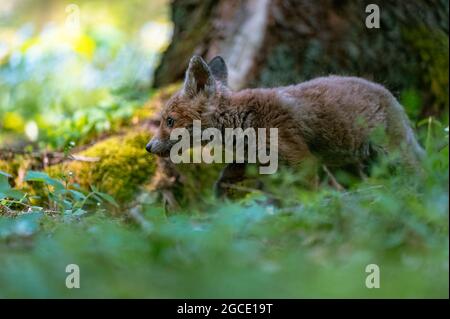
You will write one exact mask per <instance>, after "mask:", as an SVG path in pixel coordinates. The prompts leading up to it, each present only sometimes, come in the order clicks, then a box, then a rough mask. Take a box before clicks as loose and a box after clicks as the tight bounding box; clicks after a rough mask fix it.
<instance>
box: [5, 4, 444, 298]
mask: <svg viewBox="0 0 450 319" xmlns="http://www.w3.org/2000/svg"><path fill="white" fill-rule="evenodd" d="M370 3H375V4H377V5H378V7H379V9H380V28H368V27H367V25H366V19H367V17H368V16H369V15H370V13H369V12H366V8H367V5H368V4H370ZM448 18H449V3H448V1H447V0H414V1H395V0H368V1H365V0H362V1H360V0H340V1H337V0H314V1H313V0H236V1H228V0H173V1H163V0H127V1H119V0H109V1H106V0H85V1H83V0H79V1H64V0H1V1H0V298H13V297H22V298H23V297H30V298H47V297H67V298H72V297H115V298H130V297H138V298H142V297H148V298H164V297H178V298H192V297H196V298H237V297H247V298H256V297H264V298H283V297H284V298H311V297H318V298H320V297H327V298H334V297H338V298H352V297H353V298H354V297H356V298H379V297H382V298H392V297H401V298H420V297H424V298H430V297H438V298H448V275H449V265H448V260H449V259H448V257H449V247H448V244H449V240H448V234H449V230H448V225H449V224H448V212H449V198H448V194H449V165H448V161H449V157H448V155H449V154H448V138H449V135H448V110H449V98H448V90H449V84H448V71H449V64H448V63H449V41H448V40H449V37H448V28H449V27H448ZM194 54H198V55H202V56H203V57H204V58H205V59H207V60H209V59H211V58H213V57H214V56H215V55H221V56H223V57H224V59H225V61H226V62H227V64H228V68H229V84H230V86H231V87H232V88H233V89H241V88H246V87H266V86H281V85H289V84H293V83H296V82H301V81H306V80H309V79H311V78H314V77H318V76H322V75H328V74H340V75H353V76H361V77H364V78H367V79H370V80H373V81H376V82H378V83H381V84H383V85H385V86H386V87H387V88H388V89H389V90H391V91H392V92H393V94H394V95H395V96H396V97H397V98H398V99H399V100H400V102H401V103H402V104H403V106H404V107H405V110H406V112H407V113H408V115H409V118H410V120H411V125H412V127H413V128H414V130H415V132H416V133H417V136H418V140H419V142H420V144H421V145H422V146H423V147H424V149H425V150H426V152H427V156H426V159H425V160H424V162H423V170H424V172H425V174H424V175H423V176H421V177H418V176H416V175H414V174H402V173H401V172H397V171H396V170H395V169H393V168H392V166H389V165H387V164H388V163H385V162H383V161H382V162H381V163H378V164H377V165H374V166H373V167H372V169H371V170H370V174H369V175H370V176H369V177H368V178H366V179H363V180H362V179H361V178H355V176H351V175H349V174H346V172H337V173H336V174H335V177H336V179H337V180H338V181H339V182H340V183H342V184H343V186H345V189H344V190H336V188H335V187H333V186H332V183H331V181H330V178H329V177H328V176H327V175H326V174H323V172H321V182H320V187H319V188H318V189H317V190H312V189H311V188H308V187H305V180H306V181H308V179H307V176H308V175H307V173H308V172H307V171H306V170H304V169H302V168H301V167H299V168H295V169H293V168H289V167H284V166H281V165H280V169H279V171H278V172H277V174H274V175H270V176H266V177H265V179H263V178H262V176H258V175H257V173H256V172H257V171H256V169H255V170H253V171H252V168H249V171H248V172H247V173H248V174H249V175H252V174H253V177H254V179H253V184H252V181H251V180H250V179H249V181H248V182H249V183H248V184H245V183H244V184H243V185H238V187H237V189H235V190H233V192H232V194H231V198H232V200H227V201H220V200H217V198H216V197H215V196H214V194H213V191H212V189H213V185H214V182H215V180H216V179H217V177H218V175H219V172H220V169H221V168H222V166H223V165H220V164H217V165H216V164H213V165H207V164H202V163H201V164H180V165H173V164H171V163H168V161H164V160H161V159H157V158H155V157H154V156H151V155H149V154H148V153H147V152H146V151H145V149H144V148H145V145H146V143H147V142H148V140H149V139H150V138H151V136H152V134H153V132H154V129H155V127H156V126H157V125H158V111H159V110H160V109H161V107H162V106H163V105H164V103H165V102H166V101H167V99H168V98H169V97H170V96H171V95H172V94H173V93H174V92H175V91H176V90H177V89H178V88H179V87H180V84H181V81H182V80H183V76H184V72H185V70H186V67H187V64H188V62H189V59H190V57H191V56H192V55H194ZM257 179H263V182H264V185H265V189H264V190H262V191H261V190H260V189H259V188H257V187H255V183H254V182H255V180H257ZM73 263H75V264H77V265H79V267H80V271H81V288H80V289H68V288H67V287H66V285H65V281H66V276H67V275H68V274H67V273H66V272H65V269H66V266H67V265H68V264H73ZM369 264H377V265H379V266H380V271H381V288H380V289H368V288H367V287H366V285H365V280H366V276H367V275H368V273H366V271H365V269H366V266H367V265H369Z"/></svg>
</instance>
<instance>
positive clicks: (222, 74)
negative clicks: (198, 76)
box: [208, 56, 228, 85]
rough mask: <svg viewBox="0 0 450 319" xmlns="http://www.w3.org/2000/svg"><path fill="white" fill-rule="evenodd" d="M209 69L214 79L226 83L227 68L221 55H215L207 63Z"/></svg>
mask: <svg viewBox="0 0 450 319" xmlns="http://www.w3.org/2000/svg"><path fill="white" fill-rule="evenodd" d="M208 65H209V69H210V70H211V73H212V75H213V76H214V78H216V80H218V81H220V82H221V83H223V84H225V85H227V84H228V69H227V65H226V64H225V61H224V60H223V58H222V57H221V56H216V57H215V58H213V59H212V60H211V61H209V63H208Z"/></svg>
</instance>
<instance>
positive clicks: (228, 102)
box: [147, 56, 424, 182]
mask: <svg viewBox="0 0 450 319" xmlns="http://www.w3.org/2000/svg"><path fill="white" fill-rule="evenodd" d="M226 74H227V70H226V65H225V62H224V61H223V59H222V58H220V57H216V58H214V59H213V60H212V61H211V62H210V64H209V65H208V64H206V63H205V62H204V61H203V59H202V58H200V57H198V56H194V57H193V58H192V59H191V61H190V63H189V67H188V70H187V71H186V79H185V84H184V87H183V89H182V90H180V91H179V92H178V93H176V94H175V95H174V96H173V97H172V98H171V99H170V100H169V101H168V103H167V105H166V107H165V108H164V109H163V111H162V114H161V119H162V120H161V125H160V128H159V130H158V133H157V134H156V135H155V137H154V138H153V139H152V140H151V141H150V143H149V144H148V145H147V150H148V151H149V152H152V153H155V154H158V155H163V156H165V155H168V153H169V152H170V148H171V146H172V145H173V143H172V142H170V140H169V139H170V132H171V130H172V129H173V128H176V127H186V128H189V127H190V126H192V121H193V120H201V121H202V125H204V126H205V127H215V128H218V129H222V130H223V129H224V128H227V127H230V128H237V127H241V128H243V129H245V128H249V127H253V128H275V127H276V128H278V136H279V139H278V140H279V143H278V145H279V156H280V157H281V159H284V160H286V161H287V162H288V163H289V164H291V165H296V164H299V163H301V162H302V161H304V160H305V159H308V158H314V159H317V160H319V161H320V162H321V163H323V164H325V165H327V166H330V167H333V166H334V167H339V166H344V165H348V164H359V163H363V162H365V161H367V160H368V159H369V158H370V157H371V156H373V153H374V152H375V151H376V150H378V151H379V150H382V151H383V152H388V153H390V152H394V151H398V152H399V153H400V154H401V159H402V161H403V162H404V163H405V164H407V165H408V166H415V165H417V163H418V161H419V160H420V158H421V157H422V156H423V154H424V152H423V150H422V148H421V147H420V145H419V144H418V143H417V141H416V139H415V137H414V133H413V131H412V129H411V127H410V125H409V121H408V118H407V116H406V114H405V112H404V110H403V107H402V106H401V105H400V104H399V103H398V101H397V100H396V99H395V97H394V96H393V95H392V94H391V93H390V92H389V91H388V90H387V89H386V88H384V87H383V86H381V85H379V84H376V83H373V82H370V81H367V80H364V79H362V78H357V77H341V76H329V77H321V78H316V79H314V80H311V81H308V82H304V83H300V84H296V85H291V86H287V87H278V88H264V89H261V88H258V89H246V90H242V91H239V92H232V91H231V90H230V89H229V88H228V87H227V77H226ZM169 117H170V118H172V119H173V120H174V122H173V127H168V126H167V119H168V118H169ZM377 130H380V131H381V132H382V133H383V136H384V137H383V138H382V139H381V140H380V141H375V140H374V139H373V134H374V132H376V131H377ZM228 169H229V170H230V174H229V175H236V174H232V172H231V169H230V168H228ZM240 169H242V168H240ZM222 175H226V171H225V172H224V174H222ZM225 179H226V178H225ZM226 181H227V182H230V180H226Z"/></svg>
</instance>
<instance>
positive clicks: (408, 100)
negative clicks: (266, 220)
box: [154, 0, 449, 117]
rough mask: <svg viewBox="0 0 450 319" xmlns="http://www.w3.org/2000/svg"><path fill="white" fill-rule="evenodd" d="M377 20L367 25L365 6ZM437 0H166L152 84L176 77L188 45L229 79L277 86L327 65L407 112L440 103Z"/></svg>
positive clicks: (443, 94) (441, 40)
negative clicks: (164, 30) (371, 84)
mask: <svg viewBox="0 0 450 319" xmlns="http://www.w3.org/2000/svg"><path fill="white" fill-rule="evenodd" d="M369 3H376V4H377V5H378V7H379V9H380V28H378V29H377V28H372V29H369V28H368V27H367V26H366V18H367V16H368V15H369V14H370V12H368V13H366V6H367V5H368V4H369ZM448 11H449V4H448V2H447V1H446V0H417V1H394V0H384V1H381V0H379V1H360V0H342V1H337V0H334V1H333V0H318V1H299V0H297V1H295V0H284V1H283V0H241V1H225V0H219V1H211V0H207V1H200V0H190V1H184V0H183V1H180V0H175V1H173V2H172V19H173V22H174V25H175V31H174V35H173V39H172V43H171V45H170V46H169V48H168V49H167V51H166V52H165V54H164V56H163V58H162V61H161V64H160V66H159V68H158V69H157V70H156V74H155V82H154V85H155V86H156V87H160V86H163V85H165V84H169V83H172V82H174V81H178V80H181V79H182V78H183V75H184V71H185V69H186V67H187V63H188V61H189V58H190V57H191V56H192V55H193V54H199V55H202V56H203V57H204V58H206V59H211V58H212V57H214V56H215V55H221V56H223V57H224V59H225V61H227V64H228V67H229V83H230V86H231V88H232V89H241V88H244V87H257V86H281V85H288V84H293V83H297V82H301V81H305V80H308V79H311V78H314V77H317V76H321V75H328V74H341V75H355V76H361V77H365V78H368V79H370V80H374V81H376V82H379V83H382V84H384V85H385V86H386V87H387V88H389V89H390V90H392V91H393V92H394V94H396V95H397V96H398V97H399V98H400V99H401V100H402V102H403V103H404V104H405V107H406V108H407V111H408V113H409V115H410V116H413V117H423V116H427V115H433V114H434V115H437V114H442V113H443V112H448Z"/></svg>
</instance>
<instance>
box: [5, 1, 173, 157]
mask: <svg viewBox="0 0 450 319" xmlns="http://www.w3.org/2000/svg"><path fill="white" fill-rule="evenodd" d="M168 12H169V7H168V4H167V1H158V0H156V1H155V0H152V1H133V0H132V1H126V2H124V1H108V3H107V4H106V3H105V1H77V2H76V4H75V3H72V2H71V1H60V0H55V1H51V0H38V1H31V0H30V1H28V0H17V1H2V2H1V3H0V145H10V146H15V147H20V146H23V145H27V144H30V142H36V143H40V144H39V145H40V148H50V149H52V148H53V149H54V148H58V149H61V148H63V147H64V146H66V145H68V143H70V142H74V141H77V142H78V140H80V139H81V138H82V137H85V136H88V135H89V133H91V132H92V131H96V132H103V131H108V130H109V129H111V125H112V124H111V123H112V122H114V121H116V122H117V121H120V120H121V119H124V118H127V117H130V116H131V114H132V112H133V111H134V109H135V108H136V107H137V106H140V105H141V104H142V101H143V100H145V99H147V98H148V96H149V88H150V84H151V81H152V74H153V70H154V68H155V67H156V65H157V63H158V62H159V59H160V54H161V52H162V51H164V49H165V48H166V46H167V44H168V41H169V40H170V37H171V32H172V23H171V21H170V19H169V17H168Z"/></svg>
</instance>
